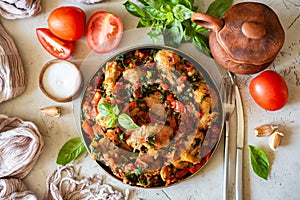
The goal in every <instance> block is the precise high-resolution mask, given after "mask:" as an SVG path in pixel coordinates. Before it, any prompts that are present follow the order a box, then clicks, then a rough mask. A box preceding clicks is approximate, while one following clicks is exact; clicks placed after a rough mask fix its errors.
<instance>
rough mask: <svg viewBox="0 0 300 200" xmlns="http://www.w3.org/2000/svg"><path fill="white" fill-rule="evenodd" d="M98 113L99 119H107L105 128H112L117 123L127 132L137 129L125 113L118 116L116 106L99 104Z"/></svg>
mask: <svg viewBox="0 0 300 200" xmlns="http://www.w3.org/2000/svg"><path fill="white" fill-rule="evenodd" d="M98 111H99V113H100V116H101V117H108V120H106V128H111V127H113V126H114V125H115V124H116V122H117V121H118V123H119V124H120V126H122V127H123V128H125V129H127V130H135V129H138V128H139V126H138V125H137V124H136V123H135V122H134V121H133V120H132V119H131V117H130V116H129V115H127V114H125V113H123V114H120V110H119V108H118V106H117V105H115V106H114V107H112V105H111V104H109V103H106V102H99V104H98ZM120 139H121V138H120Z"/></svg>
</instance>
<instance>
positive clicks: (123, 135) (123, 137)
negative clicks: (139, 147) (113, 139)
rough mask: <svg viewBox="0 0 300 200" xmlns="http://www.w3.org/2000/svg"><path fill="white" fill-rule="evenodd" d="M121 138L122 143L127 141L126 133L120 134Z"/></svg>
mask: <svg viewBox="0 0 300 200" xmlns="http://www.w3.org/2000/svg"><path fill="white" fill-rule="evenodd" d="M119 138H120V140H121V141H123V140H125V133H124V132H122V133H120V136H119Z"/></svg>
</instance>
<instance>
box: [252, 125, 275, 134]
mask: <svg viewBox="0 0 300 200" xmlns="http://www.w3.org/2000/svg"><path fill="white" fill-rule="evenodd" d="M278 127H279V126H277V125H268V124H266V125H262V126H259V127H256V128H255V129H254V133H255V135H256V136H257V137H265V136H269V135H271V134H272V133H273V132H274V131H275V130H277V129H278Z"/></svg>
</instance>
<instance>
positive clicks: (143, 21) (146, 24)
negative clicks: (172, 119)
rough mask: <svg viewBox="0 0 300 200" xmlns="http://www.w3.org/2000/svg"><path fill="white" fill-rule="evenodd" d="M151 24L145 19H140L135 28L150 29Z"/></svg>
mask: <svg viewBox="0 0 300 200" xmlns="http://www.w3.org/2000/svg"><path fill="white" fill-rule="evenodd" d="M151 24H152V21H151V20H149V19H146V18H142V19H140V21H139V23H138V25H137V28H141V27H150V26H151Z"/></svg>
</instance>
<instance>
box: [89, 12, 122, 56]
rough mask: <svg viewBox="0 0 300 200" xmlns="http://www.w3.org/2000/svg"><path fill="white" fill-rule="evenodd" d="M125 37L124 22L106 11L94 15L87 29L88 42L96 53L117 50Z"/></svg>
mask: <svg viewBox="0 0 300 200" xmlns="http://www.w3.org/2000/svg"><path fill="white" fill-rule="evenodd" d="M122 35H123V22H122V20H121V18H120V17H119V16H117V15H114V14H111V13H108V12H106V11H98V12H96V13H94V14H93V15H92V16H91V17H90V19H89V21H88V23H87V27H86V40H87V43H88V45H89V47H90V48H91V49H92V50H93V51H95V52H96V53H107V52H110V51H112V50H113V49H115V48H117V47H118V45H119V44H120V41H121V39H122Z"/></svg>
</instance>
